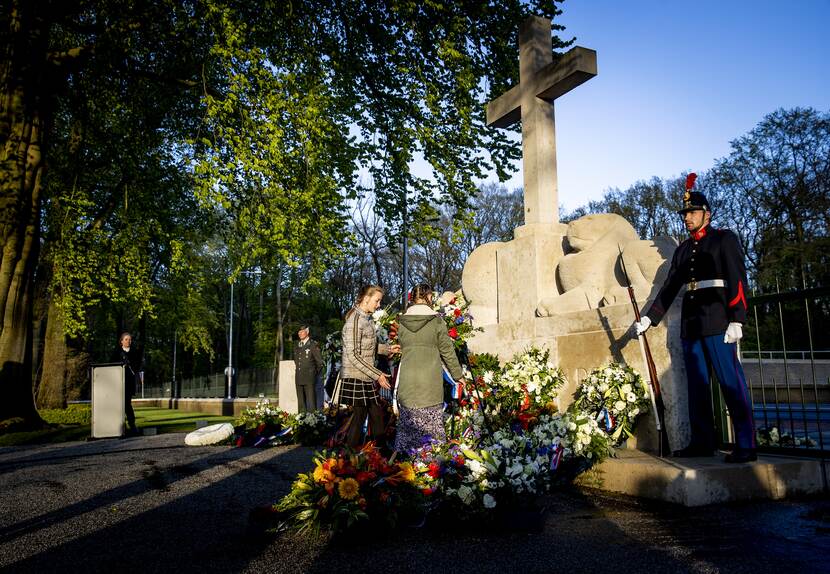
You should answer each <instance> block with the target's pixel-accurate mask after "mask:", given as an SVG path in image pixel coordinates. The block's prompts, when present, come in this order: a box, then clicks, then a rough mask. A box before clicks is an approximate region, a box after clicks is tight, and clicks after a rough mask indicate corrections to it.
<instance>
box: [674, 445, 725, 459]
mask: <svg viewBox="0 0 830 574" xmlns="http://www.w3.org/2000/svg"><path fill="white" fill-rule="evenodd" d="M714 454H715V453H714V451H713V450H712V449H710V448H705V447H700V446H687V447H686V448H682V449H680V450H676V451H674V452H673V453H672V456H674V457H676V458H692V457H697V456H714Z"/></svg>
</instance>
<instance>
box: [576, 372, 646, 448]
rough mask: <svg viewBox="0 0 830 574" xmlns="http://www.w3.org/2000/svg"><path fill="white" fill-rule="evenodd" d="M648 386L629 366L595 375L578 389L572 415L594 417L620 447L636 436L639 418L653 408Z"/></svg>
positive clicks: (593, 373) (591, 375)
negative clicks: (584, 414)
mask: <svg viewBox="0 0 830 574" xmlns="http://www.w3.org/2000/svg"><path fill="white" fill-rule="evenodd" d="M649 403H650V399H649V394H648V387H646V382H645V381H644V380H643V378H642V377H641V376H640V374H639V373H638V372H637V371H635V370H634V369H632V368H631V367H629V366H628V365H620V364H618V363H611V364H609V365H607V366H605V367H599V368H597V369H594V370H593V371H591V372H590V373H589V374H588V376H587V377H585V378H584V379H583V380H582V382H581V383H580V384H579V386H577V389H576V393H575V394H574V403H573V405H571V409H570V410H572V411H581V412H584V413H587V414H590V415H591V416H593V417H594V419H595V420H596V421H597V422H598V423H599V425H600V427H602V428H603V429H604V430H605V432H607V433H608V434H609V435H611V438H612V439H613V441H614V444H615V445H617V446H619V445H620V444H622V443H623V442H625V440H626V439H628V437H630V436H634V427H635V425H636V422H637V418H638V417H639V416H640V415H642V414H643V413H645V412H646V411H647V410H648V408H649Z"/></svg>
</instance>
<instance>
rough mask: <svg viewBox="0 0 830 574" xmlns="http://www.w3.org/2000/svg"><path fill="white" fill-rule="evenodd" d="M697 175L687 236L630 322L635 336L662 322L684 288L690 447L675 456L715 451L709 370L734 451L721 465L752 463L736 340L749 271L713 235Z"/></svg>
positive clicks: (725, 241)
mask: <svg viewBox="0 0 830 574" xmlns="http://www.w3.org/2000/svg"><path fill="white" fill-rule="evenodd" d="M696 177H697V176H696V175H695V174H689V176H688V178H687V180H686V194H685V195H684V197H683V207H682V209H680V210H679V211H678V214H680V215H681V217H683V221H684V224H685V226H686V230H687V231H688V232H689V234H690V237H689V238H688V239H686V240H685V241H684V242H683V243H681V244H680V245H679V246H678V248H677V249H676V250H675V252H674V256H673V257H672V262H671V268H670V270H669V274H668V276H667V277H666V281H665V283H664V284H663V286H662V288H661V289H660V292H659V293H658V294H657V297H656V298H655V300H654V302H653V303H652V305H651V308H650V309H649V310H648V312H647V313H646V314H645V316H643V318H642V319H641V320H640V321H639V322H637V323H635V329H636V331H637V334H638V335H640V334H641V333H644V332H645V331H646V330H647V329H648V328H649V327H650V326H651V325H656V324H657V323H659V322H660V319H662V317H663V315H665V313H666V310H667V309H668V308H669V306H670V305H671V303H672V301H673V300H674V298H675V296H676V295H677V294H678V292H679V291H680V289H681V288H682V287H683V286H684V285H685V286H686V293H685V294H684V295H683V306H682V308H681V334H680V336H681V338H682V343H683V358H684V361H685V364H686V376H687V379H688V390H689V421H690V424H691V435H692V437H691V441H690V443H689V445H688V446H687V447H685V448H683V449H681V450H679V451H675V453H674V455H675V456H680V457H688V456H712V454H713V450H714V448H715V444H716V443H715V436H714V426H715V425H714V417H713V413H712V402H711V393H710V381H709V372H710V367H711V369H712V370H713V371H714V372H715V375H716V377H717V379H718V382H719V383H720V387H721V390H722V392H723V396H724V399H725V400H726V405H727V407H728V408H729V413H730V415H731V417H732V423H733V425H734V428H735V449H734V450H733V452H732V453H731V454H728V455H727V456H726V462H749V461H753V460H756V458H757V456H756V453H755V428H754V424H753V417H752V407H751V402H750V398H749V389H748V388H747V384H746V378H745V376H744V371H743V367H742V366H741V363H740V360H739V358H738V345H737V343H738V341H740V339H741V337H742V336H743V331H742V324H743V323H745V322H746V312H747V304H746V295H745V292H746V288H747V287H746V267H745V265H744V258H743V253H742V250H741V246H740V243H739V241H738V237H737V236H736V235H735V234H734V233H732V232H731V231H728V230H724V229H713V228H712V227H711V226H710V225H709V222H710V218H711V210H710V207H709V202H708V201H707V199H706V196H704V195H703V194H702V193H699V192H696V191H691V189H692V187H693V186H694V181H695V178H696Z"/></svg>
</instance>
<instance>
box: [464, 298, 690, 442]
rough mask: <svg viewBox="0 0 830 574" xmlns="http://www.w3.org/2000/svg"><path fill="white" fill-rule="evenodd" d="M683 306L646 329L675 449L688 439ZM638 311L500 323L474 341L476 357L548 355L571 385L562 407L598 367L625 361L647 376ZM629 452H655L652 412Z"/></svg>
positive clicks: (613, 309)
mask: <svg viewBox="0 0 830 574" xmlns="http://www.w3.org/2000/svg"><path fill="white" fill-rule="evenodd" d="M678 307H679V305H673V306H672V307H671V309H670V310H669V312H668V313H667V314H666V316H665V317H664V319H663V321H661V323H660V325H659V326H657V327H653V328H652V329H650V330H649V331H648V340H649V344H650V346H651V352H652V356H653V357H654V362H655V365H656V367H657V375H658V377H659V381H660V387H661V390H662V393H663V401H664V404H665V407H666V409H665V417H666V428H667V429H668V435H669V444H670V446H671V448H672V450H679V449H681V448H683V447H685V446H686V445H687V443H688V441H689V432H690V429H689V420H688V419H689V417H688V407H687V392H686V370H685V367H684V365H683V352H682V348H681V343H680V313H679V309H678ZM633 321H634V312H633V310H632V308H631V305H630V304H626V305H611V306H608V307H600V308H598V309H591V310H586V311H575V312H573V313H567V314H563V315H557V316H555V317H535V318H533V319H531V320H527V321H513V322H500V323H497V324H493V325H487V326H485V327H484V331H483V332H481V333H476V335H475V337H473V338H472V339H471V340H470V350H471V351H472V352H474V353H492V354H495V355H498V356H499V359H500V360H501V361H502V362H505V361H509V360H510V359H511V358H512V357H513V355H515V354H517V353H520V352H522V351H524V350H526V349H527V348H528V347H530V346H537V347H540V348H545V349H548V350H549V351H550V357H551V361H552V362H553V364H554V365H556V366H558V367H559V368H560V369H562V372H563V373H564V374H565V377H566V378H567V380H568V385H567V386H566V387H565V388H563V389H561V390H560V392H559V408H560V410H563V411H564V410H565V409H567V408H568V406H569V405H570V404H571V403H572V402H573V394H574V391H575V390H576V387H577V385H578V384H579V383H580V381H582V379H584V378H585V376H586V375H587V374H588V373H589V372H591V371H592V370H593V369H595V368H597V367H601V366H603V365H607V364H608V363H610V362H617V363H624V364H627V365H630V366H631V367H633V368H634V369H635V370H636V371H638V372H639V373H640V374H641V375H643V376H644V378H645V375H646V368H645V364H644V362H643V355H642V352H641V350H640V344H639V341H638V340H637V338H636V337H634V336H633V334H632V331H631V324H632V323H633ZM627 444H628V447H629V448H639V449H641V450H644V451H651V452H656V450H657V448H658V436H657V432H656V424H655V422H654V415H653V413H652V412H651V411H649V413H648V414H646V415H645V416H643V417H641V418H640V419H639V420H638V422H637V430H636V436H634V437H632V438H630V439H629V440H628V442H627Z"/></svg>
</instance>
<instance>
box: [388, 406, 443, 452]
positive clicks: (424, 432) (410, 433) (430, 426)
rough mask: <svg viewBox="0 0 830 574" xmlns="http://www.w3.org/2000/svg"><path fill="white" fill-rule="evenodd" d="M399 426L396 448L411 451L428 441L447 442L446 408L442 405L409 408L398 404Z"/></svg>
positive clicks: (400, 450)
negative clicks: (445, 426)
mask: <svg viewBox="0 0 830 574" xmlns="http://www.w3.org/2000/svg"><path fill="white" fill-rule="evenodd" d="M398 410H399V411H400V414H399V415H398V428H397V433H396V434H395V450H397V451H399V452H404V453H409V452H412V451H413V450H415V449H418V448H421V447H422V446H424V444H426V443H427V442H429V441H430V439H431V440H436V441H439V442H446V440H447V433H446V432H445V431H444V408H443V406H442V405H435V406H432V407H423V408H409V407H405V406H403V405H401V404H399V405H398Z"/></svg>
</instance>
